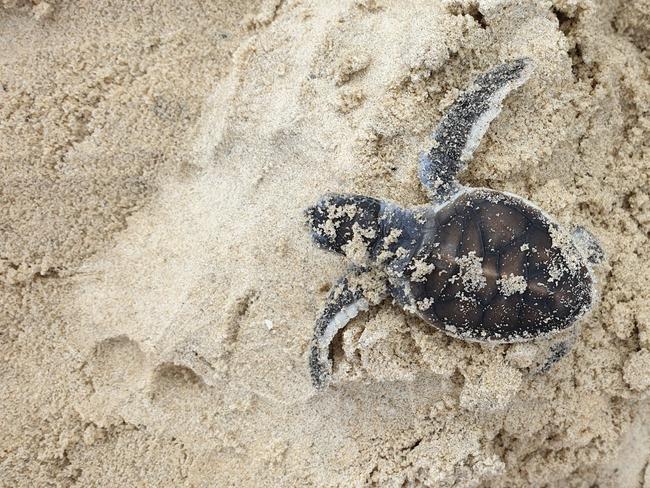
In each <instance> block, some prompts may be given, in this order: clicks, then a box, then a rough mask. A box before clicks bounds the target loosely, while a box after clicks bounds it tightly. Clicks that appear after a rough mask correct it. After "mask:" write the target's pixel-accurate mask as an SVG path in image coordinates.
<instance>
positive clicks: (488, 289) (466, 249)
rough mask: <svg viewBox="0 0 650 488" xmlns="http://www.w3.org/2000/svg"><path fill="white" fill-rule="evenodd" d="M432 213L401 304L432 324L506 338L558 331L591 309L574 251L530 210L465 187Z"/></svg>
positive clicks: (588, 286) (587, 280)
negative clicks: (404, 299) (405, 301)
mask: <svg viewBox="0 0 650 488" xmlns="http://www.w3.org/2000/svg"><path fill="white" fill-rule="evenodd" d="M432 218H433V219H435V226H431V225H430V226H428V227H429V229H431V232H430V234H429V235H427V236H425V239H424V241H423V243H422V249H421V250H419V251H418V252H417V253H416V257H415V261H416V262H417V263H421V264H419V266H411V267H407V269H406V272H405V276H404V279H405V280H406V282H405V285H406V286H408V287H409V290H410V293H409V297H410V300H411V303H407V304H405V305H407V306H409V305H410V306H411V307H413V311H415V313H417V314H418V315H420V316H421V317H423V318H424V319H426V320H428V321H430V322H431V324H432V325H434V326H436V327H439V328H441V329H444V330H445V331H446V332H448V333H450V334H452V335H455V336H459V337H463V338H466V339H470V340H490V341H500V342H512V341H517V340H522V339H526V338H531V337H535V336H537V335H540V334H546V333H550V332H553V331H558V330H561V329H564V328H566V327H568V326H570V325H571V324H572V323H573V322H574V321H575V319H576V318H577V317H578V316H580V315H581V314H583V313H584V312H585V311H586V310H587V308H588V307H589V305H590V303H591V298H592V296H591V295H592V279H591V276H590V274H589V271H588V269H587V267H586V266H585V265H584V264H576V261H575V259H574V260H572V259H570V258H569V257H570V256H578V255H579V252H578V250H577V249H576V248H575V246H574V245H573V243H571V242H569V243H564V242H558V239H556V240H555V242H554V240H553V236H554V235H556V234H557V233H558V232H560V230H559V228H558V227H557V225H555V224H554V223H553V222H551V221H550V220H549V219H548V218H547V217H546V216H545V215H544V214H543V213H542V212H541V211H539V210H538V209H536V208H535V207H533V206H531V205H526V204H524V203H523V202H522V201H521V200H520V199H518V198H513V197H511V196H508V195H505V194H502V193H498V192H494V191H488V190H470V191H467V192H466V193H463V194H461V195H460V196H459V197H457V198H456V199H455V200H454V201H453V202H451V203H450V204H449V205H447V206H446V207H445V208H444V209H443V210H442V211H439V212H436V213H435V214H434V215H433V216H432ZM576 259H577V257H576ZM421 266H424V267H425V268H426V269H427V271H428V272H426V274H424V275H422V273H421V272H419V271H420V269H421Z"/></svg>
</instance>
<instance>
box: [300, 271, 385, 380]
mask: <svg viewBox="0 0 650 488" xmlns="http://www.w3.org/2000/svg"><path fill="white" fill-rule="evenodd" d="M386 294H387V288H386V284H385V278H384V279H382V278H380V277H379V276H378V275H377V272H376V271H375V270H371V269H368V268H362V267H353V268H351V269H350V270H349V271H348V272H347V273H346V275H345V276H343V277H342V278H341V279H340V280H339V281H338V283H337V284H336V285H335V286H334V288H333V289H332V291H330V293H329V296H328V297H327V301H326V303H325V308H324V309H323V312H322V313H321V315H320V317H319V318H318V320H317V321H316V326H315V327H314V338H313V339H312V343H311V349H310V351H309V371H310V373H311V380H312V383H313V385H314V387H316V388H318V389H320V388H324V387H325V386H327V384H328V383H329V379H330V376H331V373H332V360H331V358H330V346H331V344H332V341H333V339H334V336H335V335H336V333H337V332H338V331H339V330H341V329H342V328H343V327H345V326H346V325H347V324H348V322H349V321H350V320H352V319H353V318H354V317H356V316H357V315H358V314H359V312H360V311H366V310H368V308H369V307H370V305H374V304H377V303H379V302H381V301H382V300H383V299H384V298H385V297H386Z"/></svg>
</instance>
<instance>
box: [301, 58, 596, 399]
mask: <svg viewBox="0 0 650 488" xmlns="http://www.w3.org/2000/svg"><path fill="white" fill-rule="evenodd" d="M532 69H533V63H532V61H531V60H529V59H525V58H524V59H517V60H515V61H512V62H510V63H506V64H502V65H499V66H497V67H495V68H493V69H492V70H490V71H488V72H487V73H484V74H482V75H481V76H479V77H478V78H476V80H475V81H474V83H473V84H472V86H470V87H469V88H468V89H467V90H466V91H465V92H464V93H462V94H461V95H460V96H459V97H458V99H457V100H456V101H455V102H454V103H453V104H452V105H451V107H450V108H449V110H448V111H447V113H446V114H445V115H444V117H443V118H442V120H441V121H440V123H439V125H438V127H437V129H436V130H435V132H434V134H433V139H434V141H435V143H434V146H433V148H432V149H431V150H430V151H429V152H428V153H426V154H422V155H421V156H420V179H421V181H422V184H423V185H424V187H425V188H426V189H427V191H428V193H429V194H430V196H431V199H432V204H430V205H426V206H420V207H415V208H409V209H406V208H402V207H399V206H398V205H396V204H394V203H389V202H385V201H382V200H377V199H375V198H371V197H367V196H361V195H328V196H325V197H323V198H322V199H321V200H320V201H319V203H318V204H317V205H315V206H313V207H310V208H309V209H307V212H306V213H307V216H308V219H309V225H310V228H311V233H312V238H313V240H314V241H315V242H316V244H317V245H319V246H320V247H322V248H324V249H327V250H330V251H334V252H337V253H339V254H343V255H345V256H347V257H348V258H350V259H351V260H352V262H353V263H354V265H353V266H352V267H351V268H350V270H349V271H348V273H347V274H346V275H345V276H344V277H343V278H341V280H340V281H339V282H338V283H337V285H336V286H335V287H334V288H333V290H332V291H331V292H330V294H329V297H328V299H327V304H326V306H325V308H324V310H323V312H322V314H321V316H320V317H319V318H318V320H317V322H316V326H315V330H314V338H313V342H312V345H311V350H310V355H309V367H310V371H311V377H312V381H313V384H314V386H315V387H317V388H322V387H324V386H325V385H327V383H328V381H329V377H330V375H331V368H332V363H331V359H330V346H331V343H332V340H333V338H334V336H335V334H336V333H337V332H338V331H339V330H340V329H342V328H343V327H344V326H345V325H346V324H347V323H348V322H349V321H350V320H351V319H352V318H353V317H355V316H356V315H357V314H358V313H359V311H360V310H367V309H368V307H369V305H370V304H377V303H379V302H380V301H381V300H383V299H384V298H385V297H388V296H391V297H392V298H393V299H394V300H395V301H396V302H397V303H399V304H401V305H402V307H403V308H404V309H405V310H407V311H409V312H411V313H414V314H416V315H417V316H419V317H420V318H422V319H423V320H425V321H426V322H428V323H429V324H431V325H432V326H434V327H436V328H437V329H440V330H442V331H443V332H445V333H447V334H449V335H451V336H454V337H457V338H460V339H464V340H468V341H485V342H492V343H512V342H520V341H527V340H531V339H535V338H538V337H548V336H551V335H552V334H554V333H557V332H560V331H562V330H565V329H567V328H569V327H571V326H572V325H574V324H575V323H576V321H577V320H578V319H579V318H580V317H582V316H583V315H584V314H585V313H586V312H587V311H588V310H589V309H590V308H591V306H592V304H593V303H594V301H595V296H596V293H595V284H594V277H593V273H592V270H591V268H592V265H594V264H597V263H598V262H600V260H601V259H602V257H603V254H602V250H601V248H600V246H599V245H598V243H597V241H596V240H595V239H594V238H593V236H591V235H590V234H589V233H588V232H587V231H586V230H584V229H582V228H577V229H574V230H573V231H572V232H570V233H569V232H567V231H566V230H564V229H562V228H561V227H560V225H559V224H557V223H556V222H555V221H554V220H553V219H552V218H551V217H549V216H548V215H546V214H545V213H544V212H543V211H542V210H540V209H539V208H537V207H536V206H535V205H533V204H532V203H530V202H528V201H526V200H524V199H523V198H521V197H519V196H516V195H512V194H508V193H504V192H499V191H495V190H490V189H486V188H468V187H465V186H462V185H461V184H460V183H459V182H458V181H457V180H456V176H457V175H458V173H459V172H460V171H461V170H462V169H463V168H464V167H465V164H466V162H467V161H468V160H469V159H470V158H471V156H472V153H473V152H474V150H475V149H476V147H477V146H478V144H479V141H480V140H481V138H482V137H483V135H484V134H485V132H486V130H487V128H488V126H489V124H490V122H491V121H492V120H493V119H494V118H495V117H496V116H497V115H498V114H499V112H500V111H501V104H502V102H503V100H504V98H505V97H506V95H507V94H508V93H509V92H510V91H512V90H513V89H515V88H517V87H519V86H521V85H522V84H523V83H524V82H525V81H526V80H527V79H528V77H529V76H530V73H531V71H532ZM569 347H570V342H566V343H563V344H559V346H558V347H556V348H555V351H553V353H552V355H554V356H555V360H557V359H558V356H559V357H561V356H562V355H563V354H565V353H566V351H568V349H569Z"/></svg>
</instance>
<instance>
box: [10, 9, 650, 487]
mask: <svg viewBox="0 0 650 488" xmlns="http://www.w3.org/2000/svg"><path fill="white" fill-rule="evenodd" d="M90 5H91V4H90V3H84V4H80V5H76V6H75V5H69V4H67V3H64V2H60V3H59V2H55V1H52V2H48V3H45V2H33V3H32V2H28V1H27V2H25V1H19V0H9V1H8V0H3V1H2V2H1V3H0V40H2V43H1V44H0V46H2V47H0V61H1V63H2V64H1V69H0V131H1V132H0V134H1V135H0V162H1V164H0V171H1V172H2V186H1V187H0V188H1V190H0V197H1V205H0V212H1V214H0V281H1V283H2V285H1V288H0V291H1V295H0V303H1V304H2V314H1V315H0V322H1V323H0V357H1V358H2V361H1V362H0V376H1V380H0V384H1V385H2V394H1V395H0V425H1V426H2V427H1V428H0V484H1V485H2V486H71V485H75V484H77V485H79V486H441V487H445V486H455V487H456V486H457V487H518V486H521V487H523V486H540V487H541V486H576V487H582V486H585V487H586V486H594V485H597V486H601V487H607V486H612V487H614V486H630V487H635V486H646V487H649V486H650V468H649V467H648V463H649V461H650V428H649V425H650V380H649V377H650V296H649V295H650V292H649V283H650V280H649V274H650V273H649V272H648V266H647V260H648V256H649V251H650V243H649V241H648V235H649V232H650V197H649V194H648V192H649V188H650V181H649V180H650V164H649V163H650V142H649V141H650V118H649V109H650V107H649V105H650V83H649V80H650V62H649V59H648V45H649V41H650V31H649V30H648V27H647V26H648V25H649V22H650V18H649V17H648V12H649V11H650V9H649V8H648V3H647V0H633V1H631V2H627V1H625V2H624V1H603V2H593V1H587V0H557V1H554V2H539V3H538V2H524V1H517V0H486V1H478V2H467V1H444V2H430V1H424V0H422V1H418V0H412V1H409V2H398V1H391V0H355V1H353V0H341V1H339V2H318V1H314V0H303V1H300V0H294V1H290V0H287V1H281V0H275V1H271V2H263V1H258V2H243V1H242V2H237V1H231V2H218V3H217V4H216V5H213V4H210V3H209V2H203V1H198V0H197V1H196V2H146V3H142V4H133V3H132V2H126V3H123V4H120V5H116V4H114V3H109V2H106V3H104V2H93V3H92V6H90ZM519 56H529V57H531V58H532V59H534V60H535V62H536V64H537V69H536V71H535V72H534V73H533V76H532V77H531V79H530V80H529V81H528V82H527V83H526V85H524V86H523V87H522V88H520V89H519V90H518V91H517V92H515V93H514V94H512V95H511V96H510V97H509V98H508V99H507V100H506V102H505V104H504V110H503V112H502V113H501V115H500V116H499V118H498V119H497V120H495V122H494V123H493V124H492V125H491V127H490V129H489V130H488V132H487V134H486V136H485V138H484V139H483V141H482V144H481V146H480V147H479V148H478V150H477V152H476V153H475V155H474V160H473V161H472V163H471V164H470V166H469V168H468V170H467V171H466V172H465V174H464V175H463V176H462V181H463V182H465V183H467V184H471V185H474V186H485V187H489V188H493V189H498V190H505V191H509V192H512V193H516V194H519V195H522V196H524V197H525V198H528V199H530V200H531V201H533V202H535V203H536V204H538V205H539V206H540V207H542V208H544V209H545V210H546V211H547V212H549V213H550V214H551V215H554V216H555V217H556V218H557V219H558V220H559V221H560V222H562V223H564V224H566V225H582V226H585V227H587V228H588V229H589V230H590V231H591V232H592V233H594V234H595V235H596V236H597V237H598V238H599V239H600V241H601V242H602V244H603V247H604V248H605V251H606V254H607V257H606V260H605V263H604V264H602V265H601V266H600V267H599V268H598V269H597V275H598V280H599V291H600V295H601V299H600V303H599V305H598V307H597V308H596V309H595V310H594V311H593V313H592V314H591V315H589V316H588V317H587V318H586V319H585V320H584V321H583V323H582V327H581V331H580V335H579V337H578V339H577V342H576V345H575V347H574V348H573V350H572V352H571V353H570V354H569V355H568V356H567V357H566V358H565V359H564V360H563V361H562V362H560V363H559V364H558V365H557V366H556V367H555V368H554V369H552V370H551V371H550V372H548V373H546V374H535V373H534V371H535V368H534V367H533V365H534V362H535V361H536V358H537V357H538V355H539V354H540V351H541V350H542V349H543V344H540V343H525V344H518V345H501V346H483V345H479V344H467V343H464V342H462V341H458V340H455V339H451V338H449V337H446V336H445V335H444V334H442V333H440V332H437V331H435V330H432V329H431V327H428V326H427V325H426V324H424V323H423V322H421V321H420V320H418V319H416V318H414V317H413V316H410V315H408V314H406V313H405V312H404V311H402V310H401V309H400V308H398V307H396V306H393V305H391V304H390V303H385V304H383V305H381V306H379V307H373V308H372V309H371V310H370V311H369V312H368V313H364V314H361V315H359V316H358V317H357V318H356V319H355V320H354V321H353V322H352V323H351V324H350V325H349V326H348V327H347V328H346V329H345V330H344V331H343V333H342V334H341V338H340V340H339V341H338V343H337V345H336V348H335V356H336V365H337V366H336V369H335V372H334V381H333V385H332V387H331V388H329V389H328V390H326V391H324V392H322V393H316V392H315V391H314V389H313V388H312V386H311V384H310V379H309V373H308V369H307V356H306V355H307V349H308V346H309V341H310V339H311V333H312V327H313V324H314V320H315V318H316V316H317V314H318V312H319V310H320V307H321V306H322V304H323V301H324V298H325V296H326V294H327V290H328V289H329V287H330V286H331V285H332V283H333V282H334V281H335V280H336V278H337V276H338V275H340V274H341V273H342V271H343V270H344V269H345V263H344V262H343V260H341V259H340V258H338V257H337V256H334V255H329V254H326V253H324V252H323V251H320V250H318V249H316V248H315V247H314V246H313V245H312V244H311V243H310V239H309V236H308V234H307V231H306V229H305V225H304V217H303V213H302V212H303V209H304V208H305V207H307V206H308V205H310V204H313V203H314V202H315V201H316V200H317V199H318V197H319V196H320V195H322V194H323V193H326V192H329V191H354V192H358V193H365V194H369V195H372V196H376V197H380V198H387V199H391V200H394V201H396V202H399V203H400V204H403V205H415V204H422V203H425V202H426V195H425V193H424V191H423V190H422V189H421V187H420V186H419V183H418V180H417V173H416V172H417V167H416V161H417V154H418V152H419V151H420V150H423V149H426V147H427V144H428V143H429V142H428V141H429V139H428V136H429V134H430V132H431V131H432V130H433V128H434V127H435V124H436V122H437V121H438V120H439V118H440V116H441V114H442V113H443V111H444V109H445V108H446V107H447V106H448V105H449V104H450V103H451V102H452V101H453V99H454V97H455V96H456V95H457V94H458V93H459V91H460V90H462V89H463V88H464V87H465V86H466V85H467V83H468V82H469V81H470V80H471V79H472V78H473V77H474V76H475V75H477V74H478V73H480V72H481V71H484V70H486V69H488V68H489V67H491V66H493V65H495V64H497V63H499V62H500V61H502V60H505V59H511V58H514V57H519Z"/></svg>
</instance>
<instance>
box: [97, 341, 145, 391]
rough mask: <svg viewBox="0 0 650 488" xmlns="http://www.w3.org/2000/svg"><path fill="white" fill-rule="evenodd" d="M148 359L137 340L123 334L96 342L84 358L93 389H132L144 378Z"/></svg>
mask: <svg viewBox="0 0 650 488" xmlns="http://www.w3.org/2000/svg"><path fill="white" fill-rule="evenodd" d="M146 370H147V359H146V356H145V354H144V353H143V352H142V350H141V349H140V346H138V344H137V343H136V342H135V341H133V340H131V339H129V338H128V337H127V336H126V335H119V336H115V337H109V338H108V339H104V340H102V341H100V342H99V343H97V345H96V346H95V348H94V350H93V352H92V354H91V356H90V358H89V359H88V362H87V370H86V371H87V373H88V375H89V376H90V378H91V380H92V382H93V386H94V387H95V390H100V389H104V388H113V389H115V388H117V389H131V388H132V387H133V386H134V385H138V384H142V383H143V382H144V381H145V378H146Z"/></svg>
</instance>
